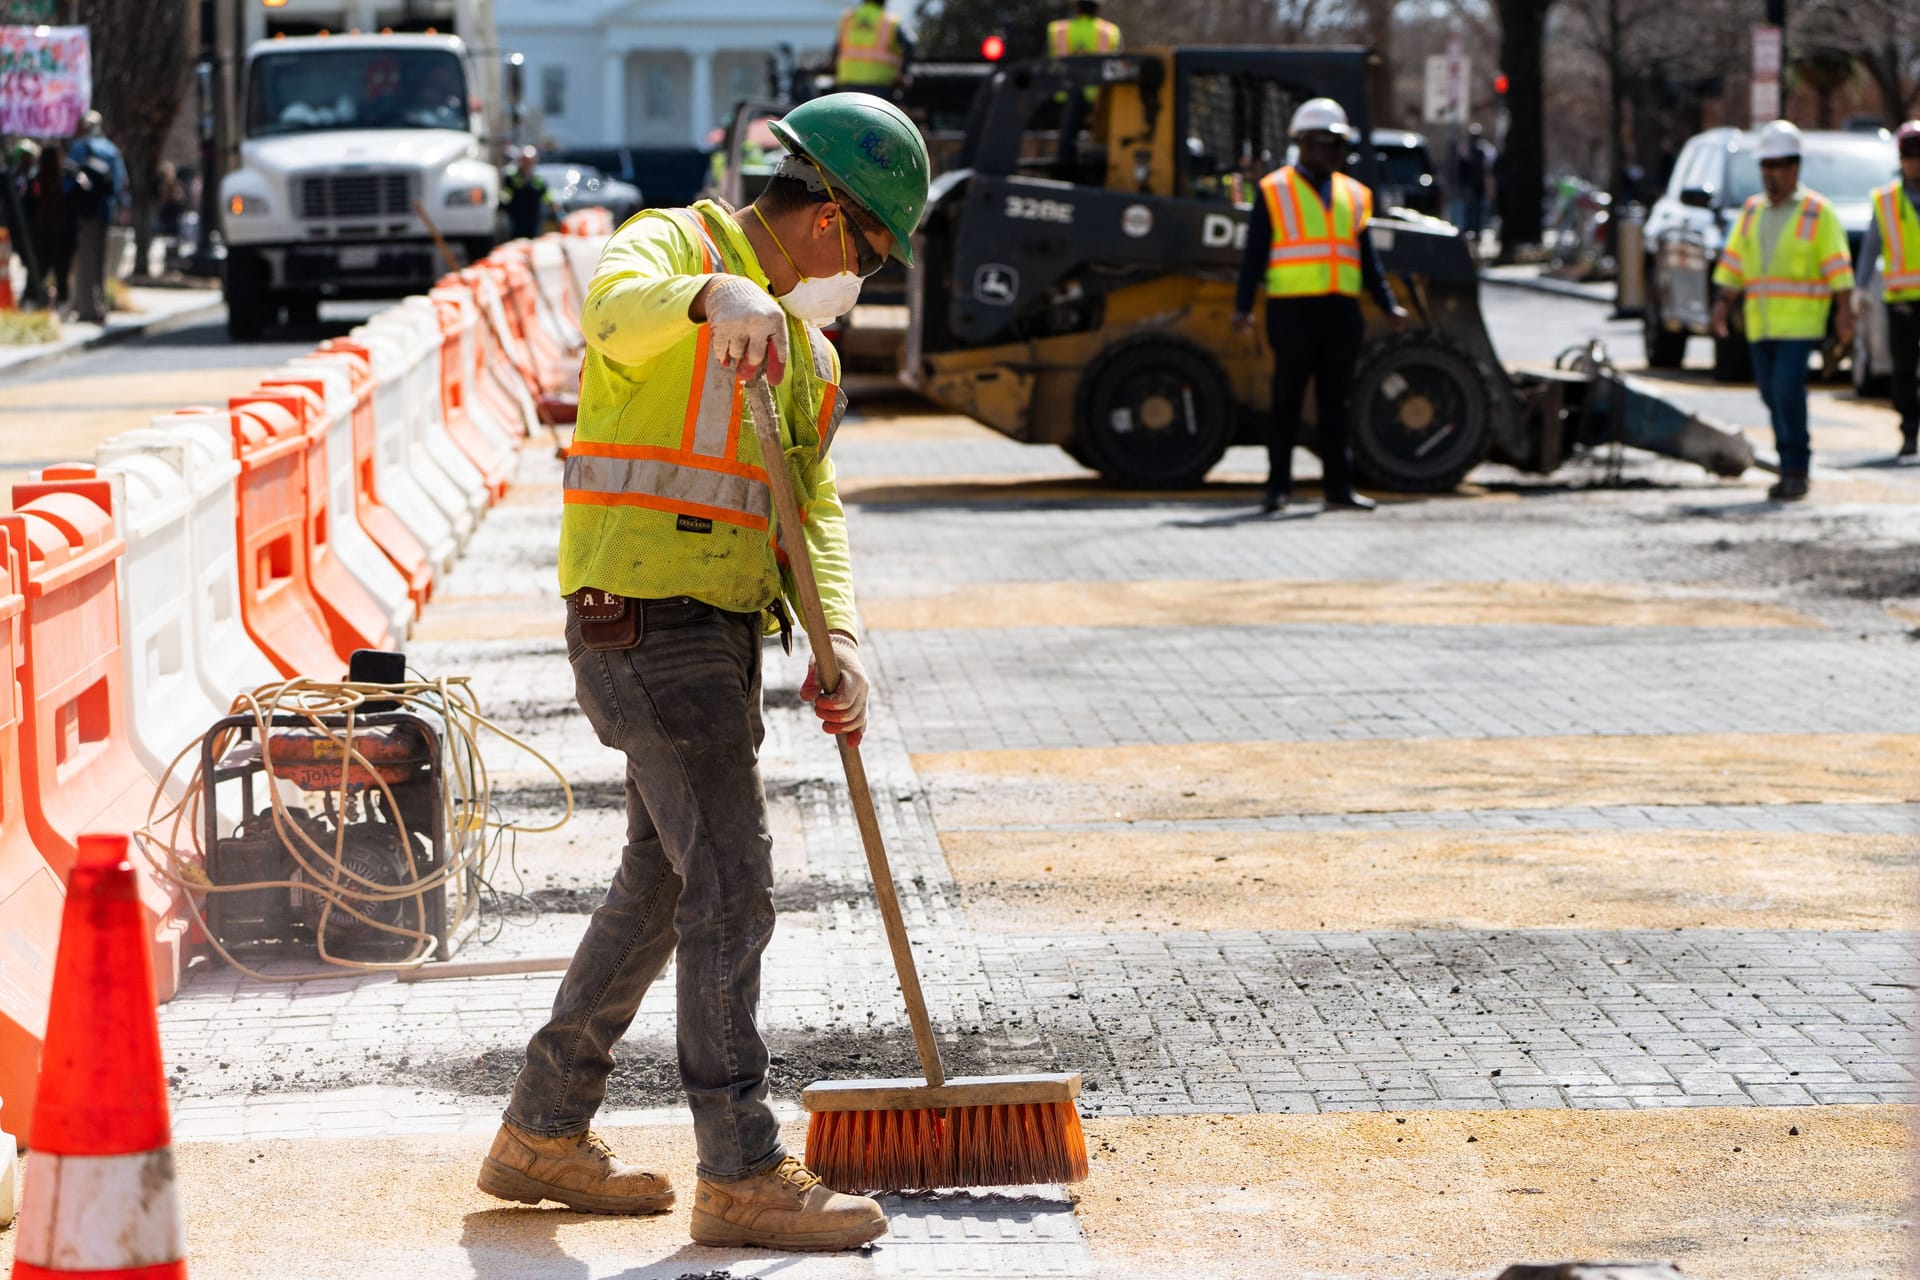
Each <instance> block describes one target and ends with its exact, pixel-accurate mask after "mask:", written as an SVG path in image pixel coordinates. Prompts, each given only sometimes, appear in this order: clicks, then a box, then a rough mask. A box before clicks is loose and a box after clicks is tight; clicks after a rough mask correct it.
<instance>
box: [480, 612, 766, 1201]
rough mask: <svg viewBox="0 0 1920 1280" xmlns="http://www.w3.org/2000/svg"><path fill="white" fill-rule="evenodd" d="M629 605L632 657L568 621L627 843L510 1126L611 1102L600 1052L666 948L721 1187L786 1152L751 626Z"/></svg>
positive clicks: (532, 1059)
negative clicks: (635, 612) (772, 1018)
mask: <svg viewBox="0 0 1920 1280" xmlns="http://www.w3.org/2000/svg"><path fill="white" fill-rule="evenodd" d="M636 607H639V608H640V609H641V610H642V626H643V631H642V634H641V637H640V643H639V644H638V645H636V646H635V647H633V648H632V649H625V650H613V651H609V652H595V651H591V650H588V649H586V648H585V647H584V646H583V645H582V644H581V642H580V631H579V624H578V623H577V622H574V621H572V620H571V619H570V620H569V622H568V624H567V657H568V660H569V661H570V662H571V663H572V664H573V675H574V686H575V692H576V694H577V696H578V698H579V700H580V708H581V710H583V711H585V712H586V714H587V719H588V721H589V722H590V723H591V724H592V725H593V729H594V732H595V733H596V734H598V735H599V738H600V741H601V742H603V743H605V744H606V745H607V746H609V747H614V748H617V749H618V750H620V751H622V752H624V753H625V754H626V757H627V770H626V775H627V776H626V794H627V843H626V846H625V848H624V850H623V851H622V854H621V858H620V868H619V870H618V871H617V872H615V873H614V878H613V885H612V887H611V888H609V889H608V890H607V900H606V901H605V902H604V903H602V904H601V906H600V907H599V908H598V909H597V910H596V911H595V912H594V913H593V918H592V920H591V921H589V923H588V925H587V935H586V937H585V938H583V939H582V940H581V942H580V948H579V950H577V951H576V952H574V955H573V963H572V964H571V965H570V966H569V967H568V969H567V974H566V977H564V978H563V979H561V981H560V993H559V994H558V995H557V996H556V997H555V998H554V1002H553V1016H552V1018H551V1019H550V1020H549V1021H548V1022H547V1025H546V1026H544V1027H542V1028H541V1029H540V1030H539V1032H538V1033H536V1034H535V1035H534V1037H533V1040H532V1042H531V1043H530V1044H528V1046H527V1062H526V1066H525V1067H524V1068H522V1069H521V1072H520V1076H519V1079H518V1080H517V1081H516V1082H515V1084H514V1089H513V1097H512V1099H511V1100H510V1101H509V1102H508V1103H507V1110H506V1119H508V1120H509V1121H511V1122H512V1123H513V1124H514V1125H515V1126H517V1127H519V1128H521V1129H524V1130H526V1131H528V1132H530V1133H535V1134H541V1135H546V1136H564V1135H568V1134H575V1133H579V1132H581V1131H582V1130H584V1129H585V1128H586V1127H587V1125H588V1123H589V1122H590V1121H591V1120H592V1119H593V1115H594V1112H595V1111H597V1110H598V1109H599V1107H600V1103H601V1101H602V1100H603V1099H604V1098H605V1097H606V1092H607V1075H608V1073H609V1072H611V1071H612V1070H613V1046H614V1045H615V1044H616V1043H617V1042H618V1041H619V1039H620V1037H621V1036H622V1035H624V1034H625V1033H626V1030H627V1027H628V1026H629V1025H631V1023H632V1022H633V1016H634V1013H635V1011H636V1010H638V1009H639V1007H640V999H641V997H642V996H644V995H645V994H646V991H647V988H648V987H649V986H650V985H652V983H653V980H654V979H655V978H657V977H659V976H660V972H661V970H663V969H664V968H665V967H666V964H667V960H668V959H669V958H670V957H672V958H675V959H677V961H678V971H677V978H678V984H677V992H676V1004H677V1010H678V1016H679V1048H680V1081H681V1084H682V1085H683V1086H684V1087H685V1089H686V1091H687V1101H688V1103H689V1104H690V1105H691V1106H692V1108H693V1128H694V1138H695V1142H696V1145H697V1146H698V1149H699V1156H700V1161H699V1171H700V1176H702V1177H704V1178H712V1179H718V1180H731V1179H735V1178H741V1177H745V1176H747V1175H749V1174H753V1173H758V1172H760V1171H761V1170H763V1169H766V1168H770V1167H772V1166H773V1165H775V1164H777V1163H779V1161H780V1160H781V1158H782V1157H783V1156H784V1155H785V1154H786V1152H785V1151H784V1149H783V1148H782V1147H781V1144H780V1128H779V1125H778V1123H777V1122H776V1121H775V1120H774V1117H773V1111H772V1109H771V1108H770V1107H769V1106H768V1105H767V1046H766V1043H765V1041H764V1040H762V1039H761V1036H760V1028H759V1026H758V1025H757V1024H756V1023H755V1020H754V1019H755V1014H756V1011H757V1009H758V1006H759V1003H760V956H761V953H762V952H764V951H765V950H766V947H767V942H768V941H769V939H771V938H772V936H773V839H772V837H771V836H770V835H768V833H767V806H766V796H765V793H764V792H763V791H762V790H761V787H760V770H759V764H758V759H757V756H758V752H759V748H760V742H761V739H762V738H763V737H764V736H765V730H764V727H763V726H762V723H761V719H760V627H759V619H758V617H757V616H755V615H749V614H738V613H728V612H726V611H724V610H721V609H715V608H713V607H711V606H709V605H704V604H700V603H698V602H694V601H686V600H666V601H646V602H642V603H639V604H637V605H636Z"/></svg>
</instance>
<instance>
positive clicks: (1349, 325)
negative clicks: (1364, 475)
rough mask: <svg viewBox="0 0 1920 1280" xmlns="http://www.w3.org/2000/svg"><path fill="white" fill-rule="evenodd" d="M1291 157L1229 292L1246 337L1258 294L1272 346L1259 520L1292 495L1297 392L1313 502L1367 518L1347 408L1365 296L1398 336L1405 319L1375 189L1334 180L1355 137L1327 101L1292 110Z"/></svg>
mask: <svg viewBox="0 0 1920 1280" xmlns="http://www.w3.org/2000/svg"><path fill="white" fill-rule="evenodd" d="M1288 132H1289V134H1290V135H1291V136H1292V137H1293V139H1294V142H1295V144H1296V145H1297V146H1298V148H1299V159H1298V161H1297V162H1296V163H1294V164H1289V165H1283V166H1281V167H1280V168H1279V169H1276V170H1274V171H1273V172H1272V173H1269V174H1268V175H1267V176H1266V177H1264V178H1262V179H1261V180H1260V194H1259V196H1258V198H1256V199H1255V200H1254V202H1253V215H1252V218H1251V220H1250V222H1249V224H1248V227H1247V248H1246V255H1245V256H1244V257H1243V258H1242V259H1241V264H1240V282H1239V288H1238V289H1237V290H1236V291H1235V295H1234V306H1233V311H1234V316H1233V324H1234V328H1235V329H1236V330H1238V331H1239V332H1240V333H1242V334H1245V335H1249V336H1251V335H1252V333H1253V331H1254V326H1253V298H1254V294H1255V293H1256V292H1257V291H1258V289H1259V287H1260V285H1261V284H1262V283H1263V282H1264V283H1265V285H1266V290H1267V343H1268V345H1269V346H1270V347H1272V348H1273V406H1272V414H1273V417H1272V422H1271V426H1270V429H1269V434H1268V437H1267V461H1268V471H1267V488H1266V494H1265V496H1264V498H1263V499H1262V501H1261V504H1260V509H1261V510H1262V511H1265V512H1267V513H1269V514H1271V513H1273V512H1275V511H1279V510H1281V509H1282V508H1284V507H1285V506H1286V505H1287V504H1288V502H1289V501H1290V500H1291V499H1292V496H1293V446H1294V439H1295V437H1296V436H1297V435H1298V434H1299V428H1300V407H1301V401H1302V400H1303V399H1304V398H1305V396H1306V390H1307V383H1308V382H1309V381H1311V382H1312V383H1313V385H1314V390H1315V402H1316V403H1315V408H1316V410H1317V417H1318V425H1319V429H1320V465H1321V471H1322V476H1323V480H1322V483H1321V492H1322V496H1323V498H1324V500H1325V502H1326V505H1327V506H1328V507H1346V508H1349V509H1352V510H1358V511H1371V510H1372V509H1373V507H1374V505H1375V504H1374V502H1373V499H1371V498H1367V497H1364V496H1362V495H1361V494H1358V493H1355V492H1354V490H1353V473H1352V444H1351V438H1350V435H1349V431H1348V426H1347V417H1348V409H1347V400H1348V397H1349V394H1350V392H1351V389H1352V386H1353V366H1354V362H1355V360H1356V359H1357V358H1358V356H1359V354H1360V343H1361V339H1362V338H1363V337H1364V336H1365V332H1366V322H1365V320H1364V318H1363V317H1362V314H1361V311H1360V294H1361V292H1362V291H1363V290H1364V291H1365V292H1366V293H1367V294H1368V295H1369V296H1370V297H1371V298H1372V299H1373V301H1374V303H1375V304H1376V305H1377V306H1378V307H1379V308H1380V310H1381V311H1383V312H1385V313H1386V315H1387V318H1388V322H1389V323H1390V324H1391V325H1392V327H1393V329H1394V331H1395V332H1396V333H1397V332H1399V331H1400V330H1401V329H1403V328H1404V327H1405V326H1406V317H1407V313H1406V312H1405V311H1404V310H1402V309H1401V307H1400V304H1399V302H1398V301H1397V300H1395V298H1394V296H1393V286H1392V284H1391V283H1389V282H1388V280H1387V277H1386V272H1385V271H1384V270H1383V269H1382V268H1381V266H1380V257H1379V254H1377V253H1376V252H1375V251H1374V248H1373V241H1372V239H1371V238H1370V237H1369V236H1368V235H1367V223H1368V222H1369V221H1371V219H1372V217H1373V192H1371V191H1369V190H1368V189H1367V188H1366V187H1365V186H1363V185H1362V184H1360V183H1358V182H1356V181H1354V180H1353V179H1352V178H1349V177H1348V176H1347V175H1346V174H1344V173H1342V172H1340V170H1341V167H1342V166H1343V165H1344V164H1345V163H1346V158H1347V151H1348V148H1349V147H1351V146H1352V145H1353V140H1354V138H1355V137H1356V136H1357V134H1356V131H1355V130H1354V129H1353V127H1352V126H1351V125H1349V124H1348V123H1347V113H1346V111H1345V110H1343V109H1342V108H1341V106H1340V104H1339V103H1337V102H1335V101H1334V100H1333V99H1331V98H1313V99H1310V100H1308V101H1307V102H1304V103H1302V104H1300V108H1299V110H1297V111H1295V112H1294V113H1293V121H1292V123H1291V125H1290V126H1289V129H1288Z"/></svg>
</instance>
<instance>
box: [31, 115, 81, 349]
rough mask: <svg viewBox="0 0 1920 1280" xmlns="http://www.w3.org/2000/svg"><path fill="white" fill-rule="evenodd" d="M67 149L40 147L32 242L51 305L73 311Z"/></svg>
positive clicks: (59, 145) (54, 144)
mask: <svg viewBox="0 0 1920 1280" xmlns="http://www.w3.org/2000/svg"><path fill="white" fill-rule="evenodd" d="M66 166H67V155H66V148H64V147H63V146H61V144H60V143H58V142H49V143H47V144H46V145H45V146H44V147H42V148H41V149H40V168H39V173H38V176H37V179H36V181H35V182H34V206H33V229H34V232H35V234H36V236H37V239H36V240H35V241H34V243H35V244H37V245H38V246H40V248H41V249H42V251H43V257H42V260H41V263H40V268H41V271H42V273H43V274H44V275H45V277H46V279H47V281H48V282H49V283H50V284H51V286H52V294H51V305H53V306H56V307H58V308H59V309H60V310H61V311H63V312H71V311H72V310H73V219H72V218H71V217H69V216H68V214H67V188H66V176H67V175H66Z"/></svg>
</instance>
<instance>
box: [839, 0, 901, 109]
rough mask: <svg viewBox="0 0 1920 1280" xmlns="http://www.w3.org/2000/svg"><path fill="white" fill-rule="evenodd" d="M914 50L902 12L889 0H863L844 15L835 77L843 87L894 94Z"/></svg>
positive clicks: (841, 18) (887, 95)
mask: <svg viewBox="0 0 1920 1280" xmlns="http://www.w3.org/2000/svg"><path fill="white" fill-rule="evenodd" d="M912 50H913V42H912V40H911V39H909V38H908V36H907V33H906V31H905V29H904V27H903V26H902V25H901V22H900V18H899V15H898V14H892V13H888V12H887V3H886V0H860V3H858V4H856V5H854V6H853V8H851V9H848V10H847V11H846V12H845V13H843V14H841V15H840V33H839V36H838V37H837V38H836V39H835V41H834V45H833V78H834V81H835V83H836V85H837V86H838V87H839V88H842V89H858V90H861V91H863V92H866V93H876V94H880V95H882V96H885V97H891V96H892V94H893V91H894V90H895V89H897V88H898V87H899V85H900V77H901V74H902V73H903V72H904V71H905V70H906V66H907V60H908V58H909V56H910V55H911V53H912Z"/></svg>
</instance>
